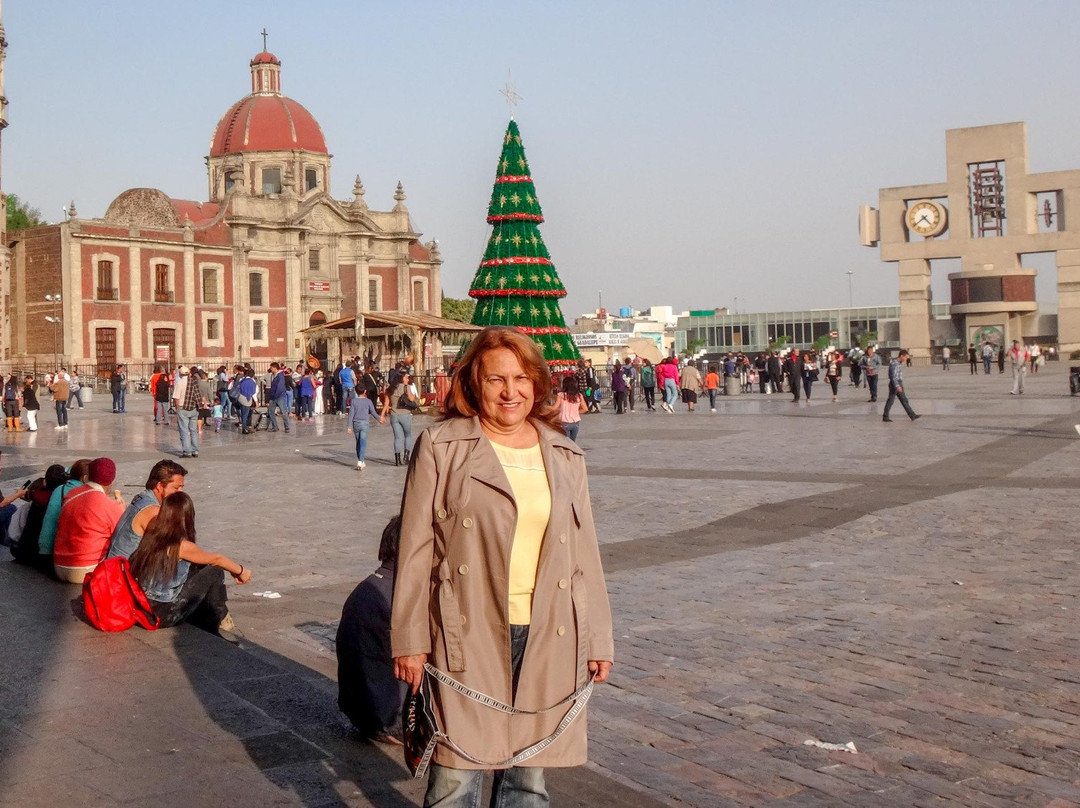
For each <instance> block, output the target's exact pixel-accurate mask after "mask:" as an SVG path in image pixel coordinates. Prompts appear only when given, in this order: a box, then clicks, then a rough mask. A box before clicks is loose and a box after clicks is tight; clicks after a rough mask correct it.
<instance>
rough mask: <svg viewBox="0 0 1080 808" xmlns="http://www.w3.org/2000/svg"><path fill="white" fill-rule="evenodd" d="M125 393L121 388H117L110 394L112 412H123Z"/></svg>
mask: <svg viewBox="0 0 1080 808" xmlns="http://www.w3.org/2000/svg"><path fill="white" fill-rule="evenodd" d="M124 399H125V395H124V391H123V390H117V391H116V392H115V393H113V394H112V408H113V412H125V411H126V410H125V406H124V404H125V402H124Z"/></svg>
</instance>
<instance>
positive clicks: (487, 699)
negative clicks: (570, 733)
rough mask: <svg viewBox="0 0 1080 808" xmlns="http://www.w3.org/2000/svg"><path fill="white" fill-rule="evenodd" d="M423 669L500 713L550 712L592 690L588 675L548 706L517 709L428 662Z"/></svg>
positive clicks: (527, 713)
mask: <svg viewBox="0 0 1080 808" xmlns="http://www.w3.org/2000/svg"><path fill="white" fill-rule="evenodd" d="M424 671H425V672H427V674H428V675H430V676H431V677H432V678H434V679H437V680H438V681H440V682H442V683H443V684H444V685H446V686H447V687H450V688H453V689H454V690H456V691H457V692H458V693H460V694H461V695H463V696H467V697H468V698H470V699H472V700H473V701H478V702H480V703H481V704H483V705H484V706H485V707H491V708H492V709H494V710H498V711H499V712H501V713H506V714H507V715H543V714H544V713H550V712H551V711H552V710H554V709H556V708H558V707H562V706H563V705H564V704H569V703H570V702H572V701H577V700H578V699H580V698H581V697H582V696H584V697H585V700H586V701H588V698H589V697H588V696H587V695H586V694H587V693H591V692H592V684H593V681H592V677H591V676H590V677H589V681H587V682H586V683H585V684H583V685H582V686H581V687H579V688H578V689H577V690H576V691H575V692H573V693H571V694H570V695H569V696H567V697H566V698H565V699H563V700H562V701H560V702H557V703H555V704H552V705H551V706H550V707H545V708H543V709H542V710H519V709H518V708H517V707H511V706H510V705H509V704H503V703H502V702H501V701H499V700H498V699H493V698H492V697H491V696H487V695H484V694H483V693H481V692H479V691H477V690H473V689H472V688H471V687H468V686H466V685H463V684H462V683H461V682H459V681H458V680H457V679H454V678H453V677H451V676H447V675H446V674H445V673H443V672H442V671H441V670H439V669H438V668H436V667H435V666H434V665H432V664H431V663H430V662H425V663H424Z"/></svg>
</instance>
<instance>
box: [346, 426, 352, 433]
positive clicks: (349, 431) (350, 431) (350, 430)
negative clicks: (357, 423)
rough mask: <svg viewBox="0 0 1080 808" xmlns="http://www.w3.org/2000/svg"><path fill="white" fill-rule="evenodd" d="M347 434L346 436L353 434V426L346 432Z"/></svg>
mask: <svg viewBox="0 0 1080 808" xmlns="http://www.w3.org/2000/svg"><path fill="white" fill-rule="evenodd" d="M345 434H346V435H351V434H352V427H351V426H350V427H349V428H348V429H346V430H345Z"/></svg>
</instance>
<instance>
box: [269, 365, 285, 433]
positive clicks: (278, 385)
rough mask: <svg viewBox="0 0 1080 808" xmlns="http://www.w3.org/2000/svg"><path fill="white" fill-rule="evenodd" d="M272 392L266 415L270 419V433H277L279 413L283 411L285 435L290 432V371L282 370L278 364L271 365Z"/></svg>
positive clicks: (282, 418)
mask: <svg viewBox="0 0 1080 808" xmlns="http://www.w3.org/2000/svg"><path fill="white" fill-rule="evenodd" d="M270 374H271V376H270V392H269V393H268V394H267V399H268V404H267V407H266V414H267V415H268V416H269V418H270V431H271V432H277V431H278V425H277V411H278V410H281V420H282V421H284V422H285V433H286V434H288V432H289V398H288V388H287V387H286V385H287V382H286V381H285V380H286V378H287V377H288V376H289V369H288V368H286V369H285V370H282V369H281V365H279V364H278V363H277V362H271V363H270Z"/></svg>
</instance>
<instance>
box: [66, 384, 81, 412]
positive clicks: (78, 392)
mask: <svg viewBox="0 0 1080 808" xmlns="http://www.w3.org/2000/svg"><path fill="white" fill-rule="evenodd" d="M72 401H78V402H79V409H80V410H81V409H82V408H83V403H82V388H81V387H80V388H79V389H78V390H76V391H75V392H73V393H72V394H71V395H70V396H68V406H69V407H70V406H71V402H72Z"/></svg>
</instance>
